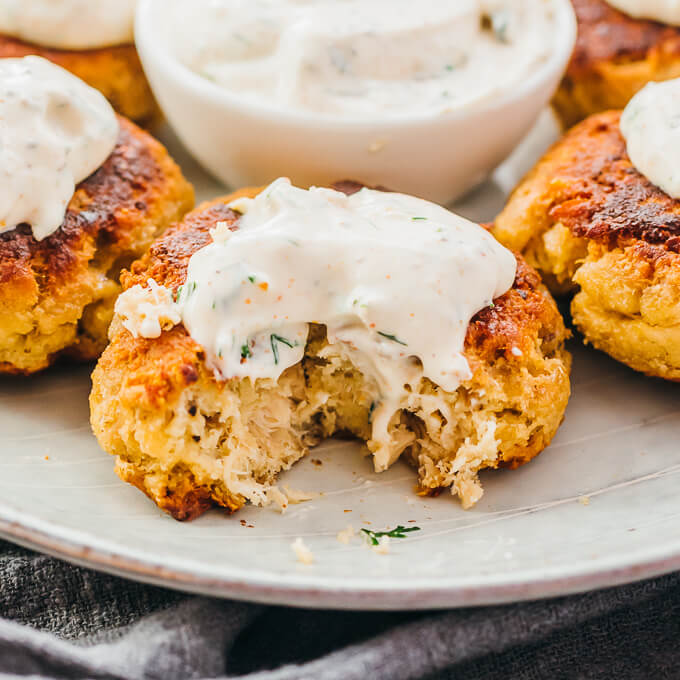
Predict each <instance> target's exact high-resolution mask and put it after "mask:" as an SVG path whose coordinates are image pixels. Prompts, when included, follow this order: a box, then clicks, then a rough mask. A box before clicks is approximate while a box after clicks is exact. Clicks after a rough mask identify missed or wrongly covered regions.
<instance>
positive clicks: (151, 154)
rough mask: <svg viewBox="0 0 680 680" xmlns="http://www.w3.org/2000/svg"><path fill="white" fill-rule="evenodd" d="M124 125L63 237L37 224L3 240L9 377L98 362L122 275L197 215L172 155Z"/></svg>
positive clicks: (78, 198)
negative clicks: (41, 235) (174, 226)
mask: <svg viewBox="0 0 680 680" xmlns="http://www.w3.org/2000/svg"><path fill="white" fill-rule="evenodd" d="M119 120H120V134H119V137H118V142H117V145H116V148H115V149H114V151H113V152H112V154H111V155H110V156H109V158H108V159H107V160H106V162H105V163H104V164H103V165H102V166H101V167H100V168H99V170H97V171H96V172H95V173H94V174H92V175H91V176H90V177H88V178H87V179H86V180H85V181H83V182H81V183H80V184H79V185H78V187H77V189H76V193H75V194H74V196H73V198H72V199H71V202H70V203H69V206H68V210H67V212H66V216H65V218H64V222H63V223H62V225H61V227H59V229H58V230H57V231H55V232H54V233H53V234H52V235H51V236H49V237H47V238H46V239H44V240H42V241H37V240H36V239H35V238H34V237H33V232H32V231H31V228H30V226H28V225H20V226H19V227H17V228H16V229H13V230H11V231H7V232H4V233H2V234H0V373H33V372H35V371H39V370H41V369H43V368H45V367H47V366H48V365H49V364H51V363H52V362H53V361H54V360H55V359H57V358H58V357H59V356H60V355H63V354H68V355H71V356H73V357H75V358H78V359H83V360H90V359H96V358H97V357H98V356H99V355H100V354H101V352H102V350H103V349H104V346H105V345H106V341H107V330H108V326H109V323H110V321H111V317H112V315H113V305H114V303H115V300H116V297H117V296H118V293H119V292H120V284H119V274H120V271H121V269H122V268H123V267H128V266H129V265H130V263H131V262H132V261H133V260H134V259H136V258H138V257H139V256H140V255H141V254H142V253H143V252H144V251H145V250H146V249H147V248H148V247H149V245H150V244H151V242H152V241H153V239H154V238H156V237H157V236H159V235H160V234H161V233H162V232H163V231H164V230H165V229H166V228H167V227H168V226H169V225H170V224H171V223H173V222H175V221H177V220H179V219H181V217H182V216H183V215H184V214H185V213H186V212H187V211H188V210H190V209H191V208H192V207H193V203H194V194H193V189H192V187H191V185H190V184H189V183H188V182H187V181H186V180H185V179H184V177H183V176H182V174H181V172H180V170H179V168H178V167H177V165H176V164H175V163H174V162H173V160H172V159H171V158H170V157H169V156H168V154H167V152H166V150H165V149H164V147H163V146H162V145H161V144H160V143H159V142H157V141H156V140H155V139H153V137H151V136H150V135H149V134H147V133H146V132H144V131H143V130H140V129H139V128H138V127H137V126H135V125H134V124H133V123H131V122H129V121H127V120H125V119H123V118H120V119H119Z"/></svg>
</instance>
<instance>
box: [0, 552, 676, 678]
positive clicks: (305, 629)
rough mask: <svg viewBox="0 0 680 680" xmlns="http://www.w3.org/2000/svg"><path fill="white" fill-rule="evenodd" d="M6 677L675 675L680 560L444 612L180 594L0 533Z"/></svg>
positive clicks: (1, 645) (0, 667) (0, 663)
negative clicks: (679, 566) (589, 588)
mask: <svg viewBox="0 0 680 680" xmlns="http://www.w3.org/2000/svg"><path fill="white" fill-rule="evenodd" d="M0 617H2V619H0V678H11V677H42V678H131V679H137V678H140V679H141V678H159V679H160V678H162V679H163V680H175V679H176V678H177V679H179V678H248V679H249V680H289V679H290V680H292V679H307V678H308V679H309V680H336V679H337V680H354V679H356V680H367V679H370V680H373V679H374V678H375V679H378V680H382V679H385V680H407V679H410V678H426V679H427V680H435V679H444V678H451V679H453V678H455V679H456V680H468V679H470V680H471V679H473V678H474V679H479V678H484V679H486V678H489V679H492V680H494V679H496V678H498V679H501V678H503V679H506V678H513V679H517V680H525V679H526V680H538V679H542V678H598V679H599V678H607V680H609V679H610V678H623V679H628V678H641V679H643V678H644V679H645V680H647V679H649V678H654V679H655V680H660V679H663V678H680V644H679V642H680V574H672V575H670V576H666V577H664V578H660V579H656V580H652V581H645V582H642V583H638V584H635V585H632V586H627V587H623V588H614V589H610V590H605V591H599V592H595V593H591V594H586V595H579V596H574V597H568V598H560V599H557V600H550V601H544V602H532V603H525V604H517V605H510V606H504V607H488V608H478V609H460V610H451V611H446V612H417V613H414V612H409V613H401V612H398V613H394V612H393V613H366V612H364V613H362V612H330V611H311V610H304V609H292V608H285V607H265V606H261V605H252V604H243V603H239V602H231V601H225V600H214V599H209V598H203V597H195V596H188V595H182V594H180V593H175V592H171V591H167V590H163V589H161V588H153V587H150V586H144V585H140V584H137V583H133V582H130V581H125V580H123V579H118V578H114V577H111V576H106V575H102V574H98V573H95V572H92V571H89V570H86V569H80V568H77V567H73V566H70V565H68V564H65V563H63V562H60V561H59V560H55V559H52V558H49V557H44V556H41V555H36V554H34V553H30V552H28V551H25V550H22V549H20V548H16V547H14V546H11V545H9V544H7V543H2V542H0Z"/></svg>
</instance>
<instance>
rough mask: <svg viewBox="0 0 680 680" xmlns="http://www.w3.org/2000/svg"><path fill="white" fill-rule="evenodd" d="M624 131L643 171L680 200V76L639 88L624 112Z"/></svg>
mask: <svg viewBox="0 0 680 680" xmlns="http://www.w3.org/2000/svg"><path fill="white" fill-rule="evenodd" d="M621 133H622V134H623V136H624V138H625V140H626V147H627V151H628V156H629V157H630V160H631V162H632V163H633V165H634V166H635V167H636V168H637V170H638V171H639V172H640V174H642V175H644V176H645V177H646V178H647V179H648V180H649V181H650V182H652V184H656V186H658V187H659V188H660V189H663V191H665V192H666V193H667V194H668V195H669V196H671V197H673V198H678V199H680V167H679V166H678V158H680V79H675V80H667V81H665V82H661V83H649V84H648V85H646V86H645V87H644V88H643V89H642V90H640V92H638V93H637V94H636V95H635V96H634V97H633V98H632V99H631V100H630V102H628V106H626V108H625V110H624V111H623V114H622V115H621Z"/></svg>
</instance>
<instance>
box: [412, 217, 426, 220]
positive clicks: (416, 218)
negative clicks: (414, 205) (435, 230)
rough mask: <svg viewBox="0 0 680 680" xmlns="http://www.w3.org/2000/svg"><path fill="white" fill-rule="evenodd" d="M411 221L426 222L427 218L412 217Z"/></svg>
mask: <svg viewBox="0 0 680 680" xmlns="http://www.w3.org/2000/svg"><path fill="white" fill-rule="evenodd" d="M411 219H412V220H426V219H427V217H412V218H411Z"/></svg>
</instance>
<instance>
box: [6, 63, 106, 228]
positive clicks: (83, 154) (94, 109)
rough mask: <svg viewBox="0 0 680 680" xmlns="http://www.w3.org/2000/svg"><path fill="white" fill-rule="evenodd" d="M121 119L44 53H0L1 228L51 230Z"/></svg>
mask: <svg viewBox="0 0 680 680" xmlns="http://www.w3.org/2000/svg"><path fill="white" fill-rule="evenodd" d="M118 131H119V126H118V120H117V118H116V114H115V113H114V111H113V109H112V108H111V105H110V104H109V103H108V102H107V101H106V99H105V98H104V97H103V96H102V95H101V94H100V93H99V92H97V90H94V89H92V88H91V87H89V86H88V85H86V84H85V83H84V82H83V81H82V80H79V79H78V78H76V77H75V76H73V75H71V74H70V73H69V72H68V71H65V70H64V69H62V68H60V67H59V66H55V65H54V64H52V63H51V62H49V61H47V60H45V59H42V58H41V57H24V58H23V59H0V176H1V177H2V181H0V233H1V232H5V231H9V230H11V229H14V228H15V227H16V226H17V225H19V224H23V223H26V224H29V225H31V227H32V229H33V235H34V236H35V238H36V239H39V240H40V239H43V238H45V237H46V236H49V235H50V234H51V233H53V232H54V231H56V230H57V229H58V228H59V227H60V226H61V223H62V221H63V219H64V215H65V213H66V208H67V206H68V203H69V201H70V200H71V198H72V197H73V193H74V191H75V187H76V184H77V183H78V182H80V181H82V180H84V179H86V178H87V177H88V176H89V175H90V174H92V173H93V172H94V171H95V170H96V169H97V168H99V166H100V165H102V163H103V162H104V161H105V160H106V159H107V158H108V156H109V155H110V153H111V152H112V151H113V149H114V147H115V145H116V140H117V138H118Z"/></svg>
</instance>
